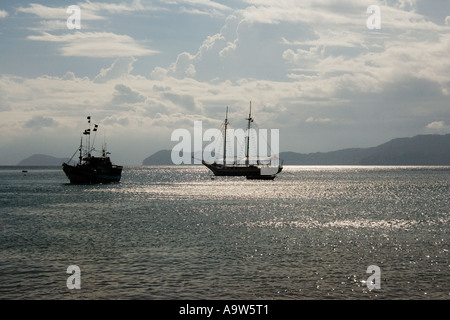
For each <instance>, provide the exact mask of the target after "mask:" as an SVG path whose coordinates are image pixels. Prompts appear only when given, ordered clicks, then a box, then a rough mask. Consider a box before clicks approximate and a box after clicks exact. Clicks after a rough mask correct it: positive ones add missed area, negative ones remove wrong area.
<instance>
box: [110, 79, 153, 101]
mask: <svg viewBox="0 0 450 320" xmlns="http://www.w3.org/2000/svg"><path fill="white" fill-rule="evenodd" d="M114 89H115V91H116V92H114V97H113V100H112V103H113V104H119V105H121V104H135V103H139V102H144V101H145V99H146V98H145V97H144V96H143V95H142V94H140V93H139V92H137V91H134V90H133V89H131V88H130V87H127V86H125V85H123V84H118V85H116V86H115V87H114Z"/></svg>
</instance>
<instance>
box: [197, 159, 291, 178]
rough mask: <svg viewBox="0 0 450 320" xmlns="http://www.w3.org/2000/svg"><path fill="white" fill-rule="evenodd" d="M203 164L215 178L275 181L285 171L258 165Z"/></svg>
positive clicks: (280, 168) (280, 167) (279, 168)
mask: <svg viewBox="0 0 450 320" xmlns="http://www.w3.org/2000/svg"><path fill="white" fill-rule="evenodd" d="M202 164H203V165H204V166H205V167H207V168H208V169H210V170H211V171H212V173H213V174H214V175H215V176H222V177H223V176H225V177H246V178H247V179H250V180H273V179H275V177H276V175H277V174H278V173H280V172H281V171H282V170H283V167H282V166H279V167H260V166H256V165H248V166H246V165H223V164H220V163H208V162H206V161H204V160H203V161H202Z"/></svg>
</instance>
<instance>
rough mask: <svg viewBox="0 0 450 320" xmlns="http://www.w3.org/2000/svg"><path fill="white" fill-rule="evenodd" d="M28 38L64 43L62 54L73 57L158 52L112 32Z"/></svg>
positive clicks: (135, 55)
mask: <svg viewBox="0 0 450 320" xmlns="http://www.w3.org/2000/svg"><path fill="white" fill-rule="evenodd" d="M27 39H29V40H34V41H47V42H57V43H62V44H63V45H62V47H61V48H60V52H61V54H62V55H63V56H72V57H97V58H116V57H131V56H134V57H137V56H149V55H153V54H156V53H158V51H156V50H151V49H148V48H146V47H144V46H142V45H140V44H139V43H138V42H137V41H136V40H134V39H133V38H131V37H130V36H127V35H118V34H115V33H111V32H75V33H71V34H64V35H53V34H50V33H48V32H43V33H42V34H41V35H34V36H28V37H27Z"/></svg>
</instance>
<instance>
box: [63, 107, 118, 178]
mask: <svg viewBox="0 0 450 320" xmlns="http://www.w3.org/2000/svg"><path fill="white" fill-rule="evenodd" d="M87 120H88V123H89V128H88V129H85V130H84V132H83V136H85V144H84V145H83V136H81V142H80V146H79V148H78V149H77V151H75V153H74V154H73V156H72V158H71V159H70V160H69V161H68V163H63V164H62V168H63V171H64V173H65V174H66V176H67V178H68V179H69V181H70V183H72V184H98V183H110V182H119V181H120V179H121V177H122V169H123V167H122V166H118V165H114V164H112V162H111V159H110V157H109V156H108V155H109V154H110V153H109V152H107V151H106V144H104V146H103V148H102V153H101V156H98V157H95V156H93V155H92V153H93V152H94V151H95V148H94V143H95V137H96V134H97V130H98V125H96V124H95V125H94V128H93V130H92V132H94V139H93V141H92V145H91V117H90V116H88V117H87ZM77 152H79V157H78V163H77V164H75V165H70V162H71V161H72V159H73V157H74V156H75V154H76V153H77Z"/></svg>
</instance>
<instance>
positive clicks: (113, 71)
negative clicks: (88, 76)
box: [93, 57, 136, 83]
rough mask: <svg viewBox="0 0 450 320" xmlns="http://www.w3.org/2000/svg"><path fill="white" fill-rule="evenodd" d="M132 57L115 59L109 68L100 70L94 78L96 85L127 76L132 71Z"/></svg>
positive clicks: (134, 59)
mask: <svg viewBox="0 0 450 320" xmlns="http://www.w3.org/2000/svg"><path fill="white" fill-rule="evenodd" d="M134 62H136V58H134V57H124V58H118V59H116V60H115V61H114V62H113V64H112V65H111V66H110V67H109V68H102V69H101V70H100V72H99V74H98V75H97V76H96V77H95V78H94V80H93V81H94V82H96V83H105V82H108V81H110V80H113V79H118V78H120V77H122V76H128V75H129V74H130V72H131V71H132V70H133V63H134Z"/></svg>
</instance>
